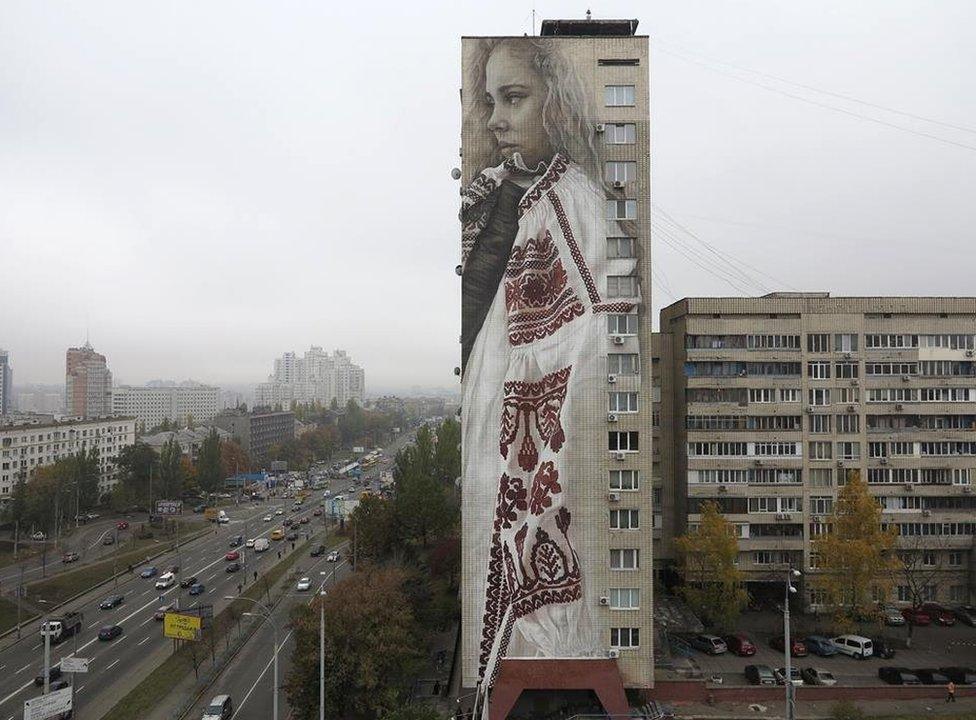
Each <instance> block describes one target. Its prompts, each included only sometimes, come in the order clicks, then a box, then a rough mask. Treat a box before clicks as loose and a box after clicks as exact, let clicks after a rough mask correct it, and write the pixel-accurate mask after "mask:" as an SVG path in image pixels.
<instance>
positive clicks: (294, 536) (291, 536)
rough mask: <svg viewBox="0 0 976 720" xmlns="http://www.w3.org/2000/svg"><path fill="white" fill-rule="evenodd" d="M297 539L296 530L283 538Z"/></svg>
mask: <svg viewBox="0 0 976 720" xmlns="http://www.w3.org/2000/svg"><path fill="white" fill-rule="evenodd" d="M297 539H298V533H297V532H290V533H288V534H287V535H286V536H285V540H297Z"/></svg>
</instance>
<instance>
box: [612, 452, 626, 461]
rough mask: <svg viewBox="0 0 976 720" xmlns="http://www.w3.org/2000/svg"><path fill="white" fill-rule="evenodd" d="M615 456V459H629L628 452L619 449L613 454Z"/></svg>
mask: <svg viewBox="0 0 976 720" xmlns="http://www.w3.org/2000/svg"><path fill="white" fill-rule="evenodd" d="M613 457H614V459H615V460H626V459H627V453H625V452H619V451H618V452H615V453H614V454H613Z"/></svg>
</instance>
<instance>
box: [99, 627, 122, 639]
mask: <svg viewBox="0 0 976 720" xmlns="http://www.w3.org/2000/svg"><path fill="white" fill-rule="evenodd" d="M121 634H122V626H121V625H106V626H105V627H103V628H101V629H99V631H98V639H99V640H114V639H115V638H117V637H118V636H119V635H121Z"/></svg>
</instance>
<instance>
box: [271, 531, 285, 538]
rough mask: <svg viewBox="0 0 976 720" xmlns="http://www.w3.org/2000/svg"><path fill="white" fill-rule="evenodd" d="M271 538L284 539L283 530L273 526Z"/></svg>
mask: <svg viewBox="0 0 976 720" xmlns="http://www.w3.org/2000/svg"><path fill="white" fill-rule="evenodd" d="M271 539H272V540H284V539H285V531H284V530H282V529H281V528H275V529H274V530H272V531H271Z"/></svg>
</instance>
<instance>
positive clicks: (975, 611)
mask: <svg viewBox="0 0 976 720" xmlns="http://www.w3.org/2000/svg"><path fill="white" fill-rule="evenodd" d="M952 614H953V615H955V616H956V620H958V621H959V622H961V623H964V624H966V625H969V627H976V607H973V606H972V605H956V606H955V607H954V608H952Z"/></svg>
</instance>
